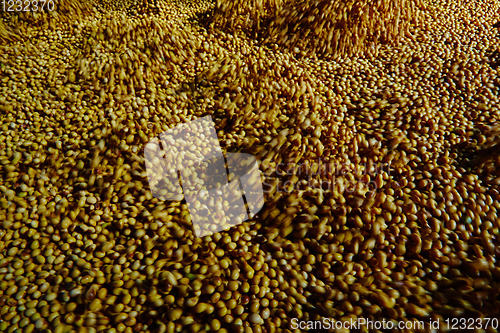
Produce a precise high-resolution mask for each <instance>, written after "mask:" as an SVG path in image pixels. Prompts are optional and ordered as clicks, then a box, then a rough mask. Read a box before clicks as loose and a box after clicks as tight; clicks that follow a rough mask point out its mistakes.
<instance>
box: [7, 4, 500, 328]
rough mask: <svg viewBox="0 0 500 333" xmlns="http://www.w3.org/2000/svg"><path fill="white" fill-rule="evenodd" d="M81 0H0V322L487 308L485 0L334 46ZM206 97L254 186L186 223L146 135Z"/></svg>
mask: <svg viewBox="0 0 500 333" xmlns="http://www.w3.org/2000/svg"><path fill="white" fill-rule="evenodd" d="M90 3H91V4H92V6H89V7H81V8H80V12H81V13H85V15H78V10H71V8H72V7H71V6H69V5H68V7H61V8H67V10H61V12H58V15H57V16H56V15H50V14H43V15H40V17H38V18H37V21H30V20H28V19H25V18H24V16H22V15H25V14H16V13H10V14H9V13H7V14H5V16H2V22H3V23H2V24H3V26H0V28H1V29H2V30H1V32H0V33H1V36H14V37H15V38H11V39H9V40H8V41H7V40H6V39H4V38H3V37H2V42H1V43H0V175H1V178H0V179H1V181H0V191H1V193H2V196H1V197H0V221H1V224H0V331H5V332H15V331H16V330H17V331H22V332H36V331H41V332H48V331H50V332H58V333H61V332H105V331H106V332H206V331H213V332H280V331H287V330H290V331H291V330H292V319H293V318H298V319H299V320H321V319H322V318H333V319H335V320H345V321H348V320H350V319H353V320H355V319H356V318H361V317H362V318H366V319H370V320H382V319H385V320H395V321H399V320H411V321H413V320H424V321H428V320H429V318H431V319H433V320H437V319H440V321H441V323H443V320H444V319H446V318H459V317H464V318H480V317H498V311H499V310H498V309H500V303H499V301H498V294H499V293H500V288H499V286H498V283H497V282H496V281H498V280H499V279H500V267H499V265H498V255H499V253H500V252H499V247H498V244H499V237H500V236H499V231H500V219H499V217H498V215H499V213H498V212H499V209H500V204H499V202H500V193H499V189H498V185H499V184H500V174H499V172H498V170H500V158H499V155H498V140H499V135H498V123H499V121H500V109H499V107H498V105H500V104H499V102H500V98H499V93H498V86H499V79H498V61H499V59H500V58H498V50H497V47H498V45H499V39H500V38H499V37H498V36H499V35H498V29H497V28H496V27H497V26H498V24H497V20H498V17H497V13H498V10H499V9H500V8H499V5H498V4H497V3H496V2H493V1H463V2H458V3H457V2H456V1H448V0H440V1H424V3H423V5H424V6H423V7H422V8H425V9H423V10H422V13H421V15H422V19H419V20H418V22H417V23H411V22H410V23H408V24H410V26H409V27H410V28H409V31H410V34H409V35H403V36H401V37H400V43H399V44H397V45H396V44H395V45H391V43H388V44H380V45H381V46H380V48H379V51H378V52H379V57H377V58H375V59H373V58H372V59H366V58H359V57H356V56H351V57H347V56H345V55H344V56H339V57H338V58H337V60H327V59H325V58H323V60H317V59H313V58H309V57H307V56H306V57H300V58H298V57H296V55H297V53H296V52H294V51H293V50H290V49H289V48H288V47H286V48H282V47H279V46H278V44H276V43H275V44H263V43H261V42H259V41H257V40H254V39H252V38H249V37H248V36H246V35H245V34H240V33H234V34H233V32H232V31H233V29H240V28H237V27H236V28H234V27H233V28H231V27H226V28H223V29H217V30H212V28H210V27H206V26H205V25H204V23H203V22H201V21H199V18H200V17H203V16H204V15H206V13H210V11H212V10H214V8H215V4H214V3H211V2H189V1H160V0H158V1H144V2H140V3H137V2H132V1H96V2H90ZM313 4H314V3H313ZM311 6H313V5H311ZM375 8H378V7H374V10H375ZM344 12H345V13H348V11H344ZM306 13H309V12H307V10H304V14H306ZM325 13H326V12H325ZM328 13H330V12H328ZM266 15H267V14H266ZM308 15H309V14H308ZM308 17H310V16H308ZM318 20H319V19H318ZM202 21H203V20H202ZM312 22H313V23H314V22H316V21H315V20H313V21H312ZM327 22H332V21H331V20H330V21H327ZM327 22H325V24H326V23H327ZM377 22H378V21H377ZM386 22H387V21H386ZM407 22H409V21H407ZM374 24H375V23H374ZM307 29H309V28H301V30H300V29H299V30H300V31H299V30H297V31H296V32H294V33H292V32H291V31H290V32H289V33H287V36H289V38H293V36H294V35H296V33H304V34H305V33H306V32H305V31H306V30H307ZM6 31H7V33H6ZM387 31H391V30H390V29H389V30H387ZM379 32H380V33H382V31H379ZM287 38H288V37H287ZM304 40H306V38H304ZM352 45H355V44H354V43H353V44H352ZM364 45H369V43H368V44H366V43H365V44H364ZM345 47H346V48H348V47H347V45H346V46H345ZM312 49H314V48H312ZM312 49H311V48H304V50H306V51H307V50H312ZM354 49H355V47H354V46H353V50H354ZM307 52H309V51H307ZM317 52H318V53H317V54H312V53H311V54H310V55H311V56H312V57H314V56H315V55H317V56H318V57H319V55H320V54H322V51H321V49H318V51H317ZM354 53H356V52H354ZM206 115H211V116H212V118H213V119H214V121H215V124H216V129H217V135H218V138H219V141H220V144H221V147H222V150H223V152H224V153H227V152H236V151H241V152H246V153H251V154H253V155H254V156H256V157H257V159H258V160H259V167H260V170H261V171H262V172H263V174H264V178H263V182H264V184H263V186H264V188H265V189H266V193H265V196H266V197H265V199H266V201H265V206H264V207H263V209H262V210H261V211H260V212H259V213H258V215H257V216H256V217H254V218H252V219H251V220H249V221H247V222H244V223H242V224H240V225H238V226H235V227H233V228H231V229H228V230H225V231H222V232H219V233H215V234H213V235H211V236H206V237H203V238H196V237H194V232H193V229H192V224H191V218H190V214H189V211H188V207H187V205H186V204H185V203H184V202H181V201H160V200H158V199H156V198H154V197H153V196H152V194H151V191H150V189H149V184H148V178H147V172H146V168H145V160H144V148H145V145H146V144H147V143H148V142H149V141H150V140H152V139H153V138H155V137H157V136H158V135H159V134H160V133H162V132H164V131H165V130H167V129H170V128H173V127H174V126H176V125H178V124H181V123H186V122H188V121H190V120H194V119H197V118H199V117H202V116H206ZM197 153H200V152H197ZM319 159H320V160H321V163H318V160H319ZM297 165H300V166H301V167H302V169H300V170H299V169H296V168H294V167H295V166H297ZM326 165H332V166H334V167H335V168H331V167H326ZM304 170H306V171H304ZM332 177H335V178H334V181H333V183H332V185H333V186H330V187H328V186H322V184H323V185H324V184H325V182H328V181H332V179H333V178H332Z"/></svg>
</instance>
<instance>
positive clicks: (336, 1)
mask: <svg viewBox="0 0 500 333" xmlns="http://www.w3.org/2000/svg"><path fill="white" fill-rule="evenodd" d="M417 5H420V1H413V0H383V1H379V0H362V1H358V0H349V1H343V0H314V1H308V0H303V1H294V2H291V3H290V4H289V5H288V6H285V7H283V8H282V9H281V10H280V11H278V12H277V13H276V15H275V17H274V19H273V20H272V21H271V23H270V26H269V28H268V30H267V32H266V35H267V36H268V37H267V41H268V42H270V43H277V44H279V45H281V46H284V47H287V48H288V49H289V50H290V51H292V52H293V53H295V54H297V55H302V56H318V57H320V56H333V57H341V56H347V57H348V56H353V55H377V54H378V51H379V48H380V45H381V44H387V43H395V42H397V41H399V39H400V37H401V36H403V35H405V34H406V33H408V30H409V28H410V23H415V22H416V21H417V20H418V16H419V9H418V7H417Z"/></svg>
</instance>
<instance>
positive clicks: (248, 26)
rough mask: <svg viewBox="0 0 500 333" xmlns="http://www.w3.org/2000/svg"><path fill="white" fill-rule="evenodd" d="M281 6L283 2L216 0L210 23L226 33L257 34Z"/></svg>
mask: <svg viewBox="0 0 500 333" xmlns="http://www.w3.org/2000/svg"><path fill="white" fill-rule="evenodd" d="M282 4H283V0H236V1H229V0H217V1H216V4H215V9H214V13H213V15H212V17H211V21H212V22H213V23H214V25H215V26H216V27H218V28H220V29H223V30H226V31H232V32H236V31H242V30H243V31H247V32H253V33H257V32H258V31H259V30H260V29H261V28H263V27H265V24H264V22H265V19H266V18H268V17H269V16H270V15H272V14H273V13H274V12H276V11H278V10H279V9H281V7H282Z"/></svg>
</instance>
